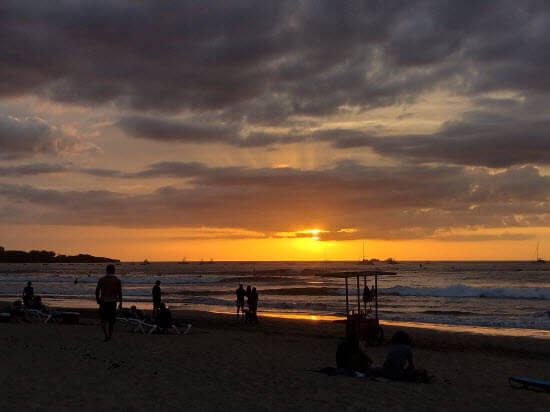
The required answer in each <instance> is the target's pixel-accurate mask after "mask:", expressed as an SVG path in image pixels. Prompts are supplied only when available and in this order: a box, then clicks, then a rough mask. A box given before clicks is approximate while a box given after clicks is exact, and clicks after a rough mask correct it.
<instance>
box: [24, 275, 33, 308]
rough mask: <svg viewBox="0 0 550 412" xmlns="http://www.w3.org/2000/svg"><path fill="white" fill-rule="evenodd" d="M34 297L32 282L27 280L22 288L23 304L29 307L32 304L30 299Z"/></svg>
mask: <svg viewBox="0 0 550 412" xmlns="http://www.w3.org/2000/svg"><path fill="white" fill-rule="evenodd" d="M33 298H34V288H33V287H32V282H31V281H28V282H27V286H25V288H24V289H23V304H24V305H25V306H26V307H27V308H30V307H31V306H32V300H33Z"/></svg>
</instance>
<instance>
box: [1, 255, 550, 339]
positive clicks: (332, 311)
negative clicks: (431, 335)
mask: <svg viewBox="0 0 550 412" xmlns="http://www.w3.org/2000/svg"><path fill="white" fill-rule="evenodd" d="M104 268H105V264H68V263H65V264H0V299H3V300H6V299H12V298H15V297H19V296H20V295H21V292H22V290H23V287H24V286H25V283H26V282H27V281H28V280H31V281H32V282H33V286H34V289H35V294H38V295H41V296H42V297H43V299H44V301H45V303H46V304H47V305H50V306H61V305H74V306H79V307H91V306H95V298H94V290H95V285H96V282H97V280H98V279H99V277H100V276H102V275H103V273H104ZM352 270H384V271H392V272H395V275H390V276H384V277H379V281H378V295H379V317H380V319H381V320H385V321H398V322H415V323H424V324H439V325H461V326H474V327H480V326H482V327H491V328H496V329H498V328H515V329H518V330H521V329H531V330H540V331H543V330H550V263H548V264H537V263H534V262H399V263H397V264H388V263H384V262H380V263H378V264H376V265H374V266H370V265H369V266H364V265H359V264H357V262H215V263H213V264H210V263H205V264H199V263H192V262H191V263H186V264H182V263H176V262H153V263H150V264H147V265H144V264H142V263H131V262H130V263H121V264H118V265H117V275H118V276H119V277H120V278H121V280H122V283H123V294H124V301H125V304H126V305H130V304H136V305H137V306H138V307H141V308H149V307H150V296H151V288H152V286H153V283H154V282H155V280H157V279H158V280H160V281H161V288H162V292H163V299H164V301H166V302H168V304H169V306H170V307H172V308H185V309H196V310H206V311H212V312H234V311H235V289H236V288H237V286H238V284H239V282H242V283H243V284H244V286H245V287H246V286H247V285H251V286H254V287H256V288H257V290H258V292H259V296H260V300H259V312H260V313H264V314H279V315H283V316H285V315H286V316H306V317H307V316H311V317H318V318H321V319H322V318H326V319H334V318H335V317H336V318H337V317H343V316H345V282H344V280H343V279H335V278H330V277H325V276H324V275H326V274H327V273H331V272H338V271H352ZM75 280H77V283H75ZM367 284H368V286H369V287H370V286H372V280H371V279H370V278H367ZM362 287H363V285H362V283H361V291H362ZM356 293H357V289H356V286H355V283H354V282H350V296H351V299H350V300H351V302H352V308H353V307H356V305H357V295H356ZM353 303H354V304H355V306H353ZM373 309H374V308H373Z"/></svg>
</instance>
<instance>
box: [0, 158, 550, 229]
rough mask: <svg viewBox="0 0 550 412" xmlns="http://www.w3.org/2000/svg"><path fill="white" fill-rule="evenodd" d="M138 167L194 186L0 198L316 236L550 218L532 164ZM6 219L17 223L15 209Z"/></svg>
mask: <svg viewBox="0 0 550 412" xmlns="http://www.w3.org/2000/svg"><path fill="white" fill-rule="evenodd" d="M138 174H139V175H140V176H141V177H181V178H184V179H186V181H187V183H188V185H190V188H187V189H181V188H178V187H174V186H166V187H162V188H159V189H157V190H156V191H154V192H151V193H146V194H140V195H135V194H125V193H117V192H113V191H107V190H104V191H61V190H45V189H39V188H36V187H31V186H25V185H13V184H6V183H3V184H0V199H3V202H4V203H6V202H7V203H13V202H17V203H19V204H20V205H21V209H22V212H21V213H22V215H21V216H24V219H26V221H27V223H29V219H30V222H31V223H50V224H52V223H55V224H69V225H78V224H88V225H116V226H128V227H181V226H192V227H225V228H241V229H246V230H251V231H254V232H258V233H260V234H261V233H264V234H266V235H275V234H276V233H277V232H290V231H296V230H304V229H311V228H313V227H320V228H323V229H325V230H329V231H330V232H329V233H321V234H319V236H320V238H321V239H322V240H328V239H339V240H345V239H357V238H381V239H392V238H419V237H426V236H433V235H434V234H435V233H441V232H442V231H443V232H444V231H446V230H451V229H455V228H470V229H471V228H508V227H527V226H541V225H548V224H549V223H550V205H549V204H548V199H549V197H550V178H549V177H546V176H543V175H541V174H540V173H539V171H538V169H536V168H534V167H521V168H511V169H510V170H508V171H506V172H501V173H496V174H495V173H489V172H487V171H485V170H483V169H476V170H468V169H463V168H459V167H448V166H440V167H427V166H410V167H385V168H374V167H367V166H362V165H359V164H357V163H354V162H350V161H345V162H340V163H339V164H337V165H336V166H335V167H333V168H330V169H324V170H310V171H304V170H299V169H292V168H281V169H253V168H244V167H220V168H209V167H207V166H205V165H202V164H200V163H159V164H155V165H152V166H151V167H150V168H148V169H146V170H144V171H142V172H139V173H138ZM134 176H137V175H134ZM533 188H536V190H533ZM34 208H37V209H36V210H35V213H34V214H33V213H31V212H30V211H32V210H34ZM23 212H25V213H24V214H23ZM29 216H31V217H29ZM6 219H7V220H9V221H10V222H14V221H17V216H13V215H10V216H9V217H6V218H5V219H4V220H6ZM21 219H23V217H21ZM345 228H354V229H355V230H356V231H355V232H353V231H349V230H342V229H345Z"/></svg>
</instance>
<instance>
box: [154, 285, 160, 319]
mask: <svg viewBox="0 0 550 412" xmlns="http://www.w3.org/2000/svg"><path fill="white" fill-rule="evenodd" d="M160 301H161V298H160V280H157V281H156V282H155V286H153V317H154V318H156V317H157V315H158V313H159V311H160Z"/></svg>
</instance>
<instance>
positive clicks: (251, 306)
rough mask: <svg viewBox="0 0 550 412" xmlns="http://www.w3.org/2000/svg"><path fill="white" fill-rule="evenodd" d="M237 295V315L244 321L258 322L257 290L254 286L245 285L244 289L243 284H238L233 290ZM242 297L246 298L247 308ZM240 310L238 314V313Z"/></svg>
mask: <svg viewBox="0 0 550 412" xmlns="http://www.w3.org/2000/svg"><path fill="white" fill-rule="evenodd" d="M235 294H236V295H237V317H239V316H242V317H243V318H244V319H245V321H246V322H249V323H258V299H259V296H258V292H257V291H256V288H255V287H250V285H249V286H247V287H246V289H245V288H244V287H243V284H242V283H241V284H239V287H238V288H237V290H236V291H235ZM244 298H246V299H247V302H246V304H247V306H248V309H245V308H244ZM239 312H240V315H239Z"/></svg>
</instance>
